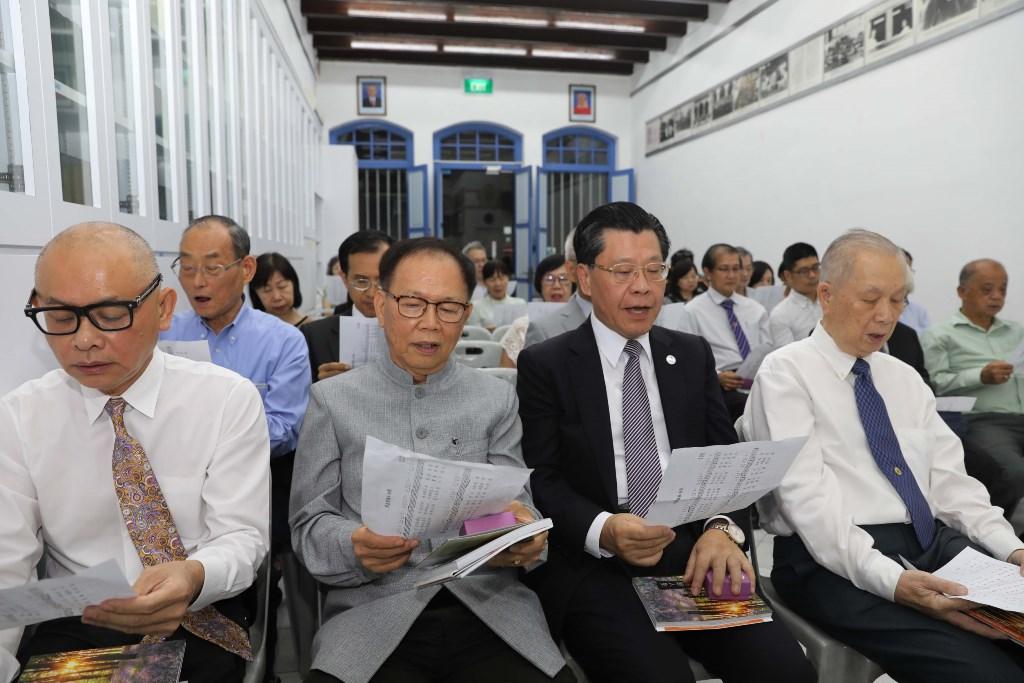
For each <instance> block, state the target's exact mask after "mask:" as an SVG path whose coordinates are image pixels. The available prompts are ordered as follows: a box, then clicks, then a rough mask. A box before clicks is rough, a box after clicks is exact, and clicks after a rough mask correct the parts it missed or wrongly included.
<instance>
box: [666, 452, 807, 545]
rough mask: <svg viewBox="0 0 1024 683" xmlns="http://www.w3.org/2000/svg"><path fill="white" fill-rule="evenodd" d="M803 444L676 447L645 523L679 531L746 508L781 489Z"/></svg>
mask: <svg viewBox="0 0 1024 683" xmlns="http://www.w3.org/2000/svg"><path fill="white" fill-rule="evenodd" d="M806 441H807V437H805V436H803V437H797V438H794V439H785V440H784V441H750V442H747V443H737V444H732V445H729V446H699V447H696V448H677V449H675V450H674V451H672V456H671V457H670V458H669V461H668V467H667V468H666V469H665V474H664V475H663V476H662V479H661V487H660V488H659V489H658V497H657V499H656V500H655V501H654V504H653V505H651V509H650V510H648V512H647V516H646V519H647V521H648V522H650V523H652V524H665V525H667V526H678V525H680V524H686V523H687V522H692V521H694V520H697V519H704V518H706V517H711V516H712V515H720V514H725V513H728V512H732V511H734V510H739V509H741V508H745V507H746V506H748V505H750V504H751V503H753V502H754V501H756V500H757V499H758V498H760V497H761V496H763V495H765V494H766V493H768V492H769V491H771V490H772V489H774V488H775V487H777V486H778V485H779V483H780V482H781V481H782V477H783V476H784V475H785V474H786V471H787V470H788V469H789V466H790V465H791V464H793V459H794V458H795V457H796V455H797V453H799V452H800V449H801V448H803V445H804V443H805V442H806Z"/></svg>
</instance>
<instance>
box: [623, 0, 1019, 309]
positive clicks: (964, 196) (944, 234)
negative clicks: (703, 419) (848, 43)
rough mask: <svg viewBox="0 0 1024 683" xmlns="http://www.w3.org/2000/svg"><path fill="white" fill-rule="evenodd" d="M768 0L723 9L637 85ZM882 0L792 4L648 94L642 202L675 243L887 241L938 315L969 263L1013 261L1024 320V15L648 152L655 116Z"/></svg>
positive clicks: (643, 113)
mask: <svg viewBox="0 0 1024 683" xmlns="http://www.w3.org/2000/svg"><path fill="white" fill-rule="evenodd" d="M762 4H764V3H761V2H753V1H748V0H734V1H733V2H731V3H729V5H728V7H727V8H724V9H723V8H713V16H712V19H713V21H712V26H710V27H705V28H704V29H701V30H700V31H695V32H694V34H692V35H691V36H687V37H685V38H684V39H683V40H682V41H673V45H672V46H671V47H672V49H673V51H674V52H673V54H667V55H662V56H660V57H658V58H656V60H655V61H652V64H651V65H650V66H649V68H648V69H646V70H644V71H643V72H641V73H639V74H638V75H637V78H636V79H635V82H634V87H639V86H641V85H643V84H644V83H645V82H647V81H648V80H649V79H650V78H651V77H652V75H654V74H655V73H657V72H658V71H660V70H661V69H663V68H664V67H665V66H666V65H667V64H669V63H670V62H671V61H672V60H673V59H677V58H678V57H679V56H681V55H684V54H686V53H688V52H689V51H690V50H692V49H693V48H694V47H696V46H697V45H699V44H700V41H698V40H693V41H692V42H688V41H689V40H690V39H695V38H701V37H703V38H705V39H706V38H707V37H708V36H710V35H713V34H715V33H718V32H720V31H722V30H723V29H724V28H725V27H726V26H728V24H729V23H730V21H732V20H735V19H736V18H738V17H741V16H744V15H745V14H747V13H748V12H750V11H751V10H753V9H756V8H757V7H759V6H760V5H762ZM869 4H872V3H866V2H863V1H861V2H856V1H852V0H829V1H824V0H822V1H820V2H813V3H811V2H801V1H800V0H780V1H779V2H777V3H775V4H771V3H769V6H768V7H767V8H766V9H765V10H764V11H763V12H762V13H760V14H758V15H757V16H756V17H754V18H752V19H751V20H750V21H749V22H747V23H745V24H744V25H743V26H741V27H739V28H737V29H736V30H735V31H734V32H733V33H732V34H730V35H728V36H726V37H725V38H723V39H722V40H720V41H719V42H717V43H715V44H713V45H711V46H709V47H708V48H707V49H706V50H704V51H702V52H700V53H699V54H697V55H696V56H694V57H693V58H692V59H690V60H689V61H687V62H685V63H684V64H683V65H682V66H680V67H679V68H677V69H675V70H673V71H671V72H669V73H668V74H666V75H665V76H663V77H661V78H660V79H658V80H656V81H654V82H653V83H651V84H650V85H648V86H647V87H644V88H642V89H640V90H639V92H637V93H636V95H635V96H634V98H633V102H632V105H633V109H632V118H631V131H632V138H633V141H634V147H635V164H634V165H635V166H636V167H637V188H638V199H639V202H640V203H641V204H643V205H644V206H645V207H646V208H648V209H649V210H651V211H652V212H653V213H655V214H656V215H657V216H658V217H659V218H660V219H661V220H662V221H663V222H664V223H665V225H666V226H667V227H668V230H669V234H670V236H671V237H672V241H673V246H674V247H676V248H678V247H681V246H688V247H690V248H691V249H693V250H694V251H695V253H697V254H698V257H699V255H700V254H701V253H703V250H704V249H705V248H706V247H707V246H708V245H709V244H711V243H712V242H715V241H727V242H733V243H738V244H742V245H743V246H746V247H747V248H749V249H750V250H751V251H753V252H754V255H755V257H756V258H763V259H764V260H767V261H768V262H769V263H771V264H773V267H774V266H775V265H777V263H778V261H779V260H780V258H781V254H782V250H783V249H784V248H785V246H786V245H788V244H790V243H792V242H794V241H797V240H804V241H809V242H811V243H813V244H815V245H816V246H817V247H818V248H819V251H820V250H823V249H824V247H825V246H827V244H828V242H829V241H830V240H831V239H833V238H834V237H835V236H837V235H838V234H839V233H840V232H842V231H843V230H844V229H846V228H849V227H854V226H864V227H869V228H872V229H875V230H877V231H879V232H882V233H884V234H886V235H887V236H888V237H890V238H891V239H893V240H894V241H895V242H897V243H898V244H900V245H902V246H904V247H906V248H907V249H909V250H910V251H911V252H912V253H913V254H914V257H915V268H916V271H917V283H918V284H917V287H918V290H917V293H916V294H915V295H914V298H915V300H917V301H918V302H920V303H922V304H923V305H925V306H926V307H927V308H928V311H929V313H930V314H931V316H932V319H933V321H941V320H943V319H945V318H947V317H948V316H949V315H950V314H951V313H952V312H953V311H954V310H955V308H956V307H957V305H958V302H959V300H958V299H957V298H956V294H955V285H956V276H957V273H958V272H959V269H960V267H961V266H962V265H963V264H964V263H965V262H966V261H967V260H969V259H972V258H978V257H982V256H993V257H996V258H1000V259H1002V260H1003V261H1004V262H1005V263H1006V264H1007V266H1008V267H1009V270H1010V271H1011V272H1010V275H1011V278H1010V292H1009V297H1008V303H1007V306H1006V309H1005V311H1004V315H1005V316H1007V317H1009V318H1014V319H1017V320H1024V284H1022V280H1024V273H1021V272H1020V271H1019V270H1018V271H1017V272H1014V270H1015V268H1014V267H1015V265H1016V263H1017V261H1019V256H1020V255H1021V254H1024V192H1022V191H1021V188H1022V187H1024V154H1022V150H1024V125H1021V121H1024V93H1022V92H1021V90H1020V88H1018V87H1016V84H1019V83H1022V82H1024V60H1022V59H1021V47H1020V46H1021V41H1022V39H1024V12H1017V13H1015V14H1012V15H1010V16H1007V17H1004V18H1002V19H999V20H997V21H995V22H993V23H990V24H988V25H986V26H982V27H981V28H978V29H976V30H974V31H971V32H968V33H966V34H964V35H961V36H957V37H954V38H951V39H950V40H948V41H945V42H942V43H940V44H938V45H936V46H933V47H931V48H928V49H925V50H923V51H921V52H919V53H917V54H913V55H910V56H908V57H906V58H904V59H901V60H898V61H896V62H894V63H892V64H888V65H885V66H882V67H880V68H878V69H875V70H872V71H870V72H868V73H865V74H863V75H860V76H858V77H856V78H853V79H851V80H848V81H846V82H844V83H840V84H838V85H835V86H833V87H830V88H826V89H824V90H822V91H819V92H817V93H814V94H811V95H809V96H807V97H804V98H802V99H799V100H796V101H793V102H790V103H788V104H785V105H783V106H781V107H778V108H776V109H774V110H772V111H768V112H766V113H764V114H761V115H758V116H754V117H752V118H750V119H748V120H746V121H743V122H741V123H738V124H736V125H733V126H730V127H727V128H725V129H722V130H719V131H717V132H713V133H711V134H709V135H706V136H704V137H702V138H699V139H695V140H693V141H690V142H687V143H684V144H682V145H679V146H677V147H674V148H672V149H669V150H667V151H664V152H662V153H660V154H656V155H654V156H651V157H649V158H644V156H643V149H642V144H643V143H642V141H643V140H644V122H645V121H647V120H648V119H650V118H652V117H654V116H656V115H658V114H660V113H662V112H663V111H665V110H666V109H668V108H670V107H671V106H673V105H675V104H678V103H680V102H683V101H685V100H686V99H688V98H689V97H691V96H693V95H695V94H697V93H698V92H699V91H701V90H703V89H705V88H707V87H709V86H713V85H715V84H717V83H718V82H719V81H721V80H723V79H725V78H728V77H730V76H732V75H734V74H736V73H738V72H739V71H741V70H742V69H744V68H746V67H749V66H753V65H755V64H757V63H758V62H759V61H760V60H761V59H763V58H765V57H768V56H770V55H771V54H773V53H775V52H778V51H780V50H783V49H785V48H788V47H789V46H791V45H792V44H794V43H796V42H797V41H799V40H801V39H803V38H805V37H807V36H809V35H811V34H813V33H815V32H817V31H819V30H821V29H823V28H825V27H826V26H828V25H829V24H830V23H832V22H834V21H836V20H838V19H841V18H843V17H844V16H845V15H847V14H849V13H851V12H853V11H856V10H859V9H861V8H863V7H866V6H867V5H869Z"/></svg>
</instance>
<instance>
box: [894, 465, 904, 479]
mask: <svg viewBox="0 0 1024 683" xmlns="http://www.w3.org/2000/svg"><path fill="white" fill-rule="evenodd" d="M892 471H893V472H894V473H895V474H896V476H897V477H899V476H901V475H902V474H903V470H901V469H900V468H899V466H897V467H893V468H892Z"/></svg>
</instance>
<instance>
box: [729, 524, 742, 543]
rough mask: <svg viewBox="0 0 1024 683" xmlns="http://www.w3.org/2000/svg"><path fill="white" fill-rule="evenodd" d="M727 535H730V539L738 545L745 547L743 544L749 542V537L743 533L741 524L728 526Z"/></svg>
mask: <svg viewBox="0 0 1024 683" xmlns="http://www.w3.org/2000/svg"><path fill="white" fill-rule="evenodd" d="M725 533H727V534H729V538H731V539H732V540H734V541H735V542H736V545H743V542H744V541H745V540H747V536H746V534H744V533H743V529H741V528H740V525H739V524H729V525H727V526H726V529H725Z"/></svg>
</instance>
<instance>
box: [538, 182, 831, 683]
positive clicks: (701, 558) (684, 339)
mask: <svg viewBox="0 0 1024 683" xmlns="http://www.w3.org/2000/svg"><path fill="white" fill-rule="evenodd" d="M574 241H575V247H576V254H577V255H578V257H579V264H578V265H577V267H576V273H577V279H578V281H579V286H580V289H581V290H582V291H584V292H586V293H587V294H588V295H589V296H590V297H591V300H592V301H593V304H594V311H593V314H592V315H591V316H590V317H589V319H588V320H587V322H586V323H584V324H583V325H581V326H580V327H579V328H577V329H576V330H573V331H571V332H567V333H565V334H563V335H560V336H558V337H555V338H553V339H549V340H548V341H546V342H543V343H541V344H538V345H535V346H531V347H529V348H527V349H525V350H524V351H523V352H522V353H521V354H520V356H519V380H518V391H519V399H520V416H521V417H522V420H523V453H524V454H525V456H526V461H527V465H529V466H530V467H532V468H533V470H534V471H533V475H532V478H531V487H532V490H533V494H534V497H535V499H536V501H537V504H538V506H539V507H540V508H541V509H542V510H544V513H545V514H546V515H548V516H549V517H551V518H552V520H553V521H554V528H553V529H552V531H551V548H550V552H549V555H548V561H547V563H545V564H544V565H543V566H541V567H540V568H538V569H536V570H534V571H533V572H531V573H530V574H529V575H528V578H527V580H528V581H529V582H530V584H531V585H532V586H533V587H534V588H535V589H536V590H537V592H538V594H539V595H540V597H541V603H542V604H543V605H544V609H545V611H546V613H547V616H548V622H549V624H551V628H552V631H553V632H554V633H555V635H556V637H560V638H564V640H565V643H566V645H567V646H568V648H569V651H570V653H572V655H573V657H574V658H575V659H576V660H577V661H578V662H579V663H580V664H581V665H582V667H583V669H584V670H585V671H586V674H587V677H588V678H589V679H590V680H591V681H595V683H596V682H598V681H616V682H618V681H638V682H640V681H642V682H643V683H658V682H660V681H666V682H667V681H673V682H678V681H692V680H693V678H692V674H691V671H690V667H689V666H688V662H687V657H693V658H695V659H697V660H699V661H701V662H702V663H704V664H705V665H706V666H707V667H708V668H709V669H710V670H711V671H712V672H714V674H715V675H717V676H720V677H721V678H723V679H724V680H726V681H786V682H787V683H795V682H797V681H812V680H814V672H813V670H812V669H811V667H810V665H809V664H808V662H807V661H806V659H804V656H803V653H802V652H801V651H800V648H799V646H798V645H797V643H796V641H795V640H793V638H792V636H791V635H790V634H789V632H788V631H787V630H786V627H785V626H783V624H782V623H781V622H779V621H776V622H773V623H768V624H758V625H755V626H744V627H742V628H735V629H726V630H721V631H702V632H689V633H659V632H657V631H655V630H654V629H653V628H652V627H651V622H650V619H649V618H648V616H647V613H646V611H645V610H644V608H643V606H642V604H641V602H640V600H638V599H637V595H636V593H635V592H634V590H633V586H632V582H631V581H630V578H631V577H632V576H640V575H653V576H662V575H679V574H683V575H684V578H685V579H686V580H687V582H689V583H690V584H692V587H699V586H700V585H701V583H702V581H703V577H704V576H705V574H706V573H707V570H708V569H709V568H710V569H713V570H714V589H715V590H718V591H723V590H724V591H730V590H732V591H734V592H738V590H739V587H740V584H739V581H740V579H741V572H746V574H747V575H748V576H750V577H751V579H754V578H755V577H754V572H753V569H752V567H751V566H750V563H749V562H748V561H747V557H746V555H745V554H744V552H743V549H742V548H741V545H742V544H743V543H744V535H743V531H742V529H741V527H740V526H739V525H737V524H736V523H734V522H733V521H732V520H731V519H729V518H728V517H716V518H712V519H709V520H705V521H702V522H695V523H693V524H686V525H681V526H678V527H676V528H674V529H672V528H669V527H667V526H662V525H648V524H646V523H645V522H644V520H643V519H642V518H643V516H644V515H645V514H646V512H647V510H648V508H649V506H650V504H651V503H652V502H653V500H654V496H655V495H656V493H657V489H658V485H659V483H660V481H661V477H662V473H663V472H664V468H665V466H666V464H667V463H668V459H669V456H670V454H671V451H672V449H673V448H680V447H684V446H701V445H710V444H724V443H732V442H734V441H735V440H736V434H735V432H734V431H733V428H732V423H731V422H730V420H729V416H728V413H727V412H726V409H725V405H724V404H723V403H722V392H721V390H720V389H719V387H718V378H717V376H716V374H715V364H714V357H713V356H712V354H711V349H710V348H709V347H708V344H707V342H706V341H704V340H703V339H700V338H699V337H695V336H693V335H689V334H682V333H679V332H675V331H671V330H667V329H665V328H662V327H652V326H653V324H654V320H655V318H656V317H657V315H658V312H659V309H660V308H661V301H662V298H663V296H664V290H665V278H666V274H667V273H666V271H667V270H668V266H667V265H666V264H665V257H666V256H667V255H668V248H669V240H668V236H667V235H666V234H665V229H664V228H663V227H662V225H661V223H660V222H658V219H657V218H655V217H654V216H652V215H651V214H649V213H647V212H646V211H644V210H643V209H642V208H640V207H639V206H637V205H635V204H630V203H627V202H616V203H613V204H607V205H604V206H601V207H598V208H596V209H594V210H593V211H592V212H590V213H589V214H588V215H587V216H586V217H584V218H583V220H582V221H580V223H579V225H578V226H577V228H576V234H575V239H574ZM735 517H736V519H737V521H739V522H740V523H741V524H742V525H744V526H747V513H746V512H745V511H744V512H742V513H741V514H738V515H735ZM740 653H742V656H739V655H740Z"/></svg>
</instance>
